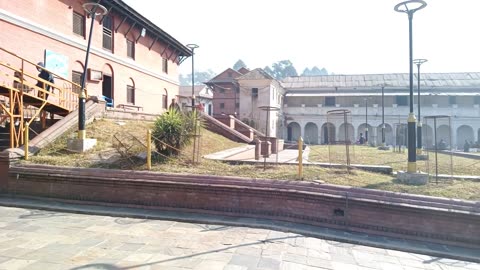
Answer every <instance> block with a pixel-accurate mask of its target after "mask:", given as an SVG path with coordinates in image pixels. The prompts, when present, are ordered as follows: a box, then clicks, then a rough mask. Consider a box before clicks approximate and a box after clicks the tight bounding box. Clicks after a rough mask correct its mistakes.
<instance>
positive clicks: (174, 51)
mask: <svg viewBox="0 0 480 270" xmlns="http://www.w3.org/2000/svg"><path fill="white" fill-rule="evenodd" d="M176 52H177V50H173V51H172V53H171V54H170V55H169V56H168V58H167V59H168V60H170V58H171V57H172V55H173V54H174V53H176Z"/></svg>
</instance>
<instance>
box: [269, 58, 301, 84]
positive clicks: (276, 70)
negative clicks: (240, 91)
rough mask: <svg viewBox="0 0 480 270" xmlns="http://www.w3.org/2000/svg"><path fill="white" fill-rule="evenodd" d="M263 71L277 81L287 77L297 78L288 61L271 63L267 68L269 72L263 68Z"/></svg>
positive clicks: (293, 68)
mask: <svg viewBox="0 0 480 270" xmlns="http://www.w3.org/2000/svg"><path fill="white" fill-rule="evenodd" d="M265 71H266V72H267V73H268V74H270V75H272V77H274V78H275V79H277V80H281V79H283V78H285V77H289V76H298V74H297V70H296V69H295V67H294V66H293V64H292V62H290V60H282V61H278V62H276V63H273V64H272V67H271V68H269V70H267V68H265ZM270 71H271V73H270Z"/></svg>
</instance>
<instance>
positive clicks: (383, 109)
mask: <svg viewBox="0 0 480 270" xmlns="http://www.w3.org/2000/svg"><path fill="white" fill-rule="evenodd" d="M384 97H385V86H382V147H385V146H386V145H385V105H384Z"/></svg>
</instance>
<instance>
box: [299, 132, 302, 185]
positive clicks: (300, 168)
mask: <svg viewBox="0 0 480 270" xmlns="http://www.w3.org/2000/svg"><path fill="white" fill-rule="evenodd" d="M298 178H299V179H303V139H302V137H300V138H298Z"/></svg>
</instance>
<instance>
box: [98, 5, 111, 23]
mask: <svg viewBox="0 0 480 270" xmlns="http://www.w3.org/2000/svg"><path fill="white" fill-rule="evenodd" d="M112 9H113V6H111V7H110V8H109V9H108V11H107V14H109V13H110V11H111V10H112ZM104 19H105V16H103V17H102V19H101V20H100V24H102V23H103V20H104Z"/></svg>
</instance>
